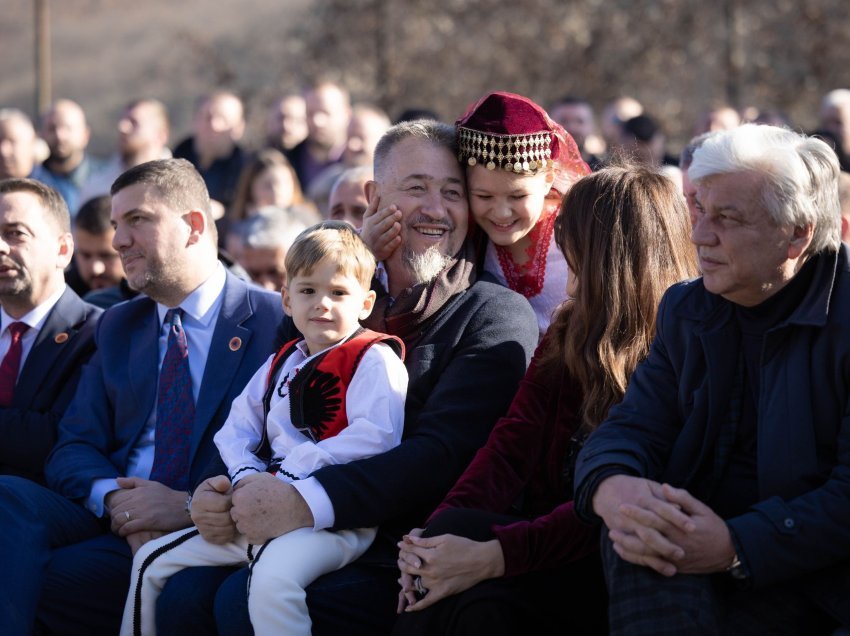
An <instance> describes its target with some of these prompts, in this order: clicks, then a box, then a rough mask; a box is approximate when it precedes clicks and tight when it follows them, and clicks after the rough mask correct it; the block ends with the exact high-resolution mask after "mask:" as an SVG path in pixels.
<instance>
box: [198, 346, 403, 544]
mask: <svg viewBox="0 0 850 636" xmlns="http://www.w3.org/2000/svg"><path fill="white" fill-rule="evenodd" d="M334 346H339V345H338V344H337V345H334ZM312 357H314V356H309V355H308V352H307V348H306V345H305V343H304V342H303V341H301V342H299V343H298V344H297V345H296V350H295V351H293V352H292V354H291V355H290V356H289V357H288V358H287V359H286V361H285V362H284V364H283V366H282V367H281V370H280V373H278V377H277V380H276V385H275V386H276V388H275V390H274V391H273V392H272V398H271V405H270V409H269V415H268V418H267V422H266V425H267V427H268V437H269V443H270V445H271V449H272V456H273V457H274V458H279V459H281V469H282V470H281V471H278V474H277V477H278V478H279V479H281V480H283V481H285V482H292V481H293V480H292V479H291V478H290V477H287V475H286V474H285V473H284V471H285V472H286V473H289V474H291V475H295V476H296V477H297V478H298V479H299V480H303V481H298V482H295V485H296V487H297V488H298V490H299V492H300V493H301V495H302V497H304V499H305V501H306V502H307V505H308V507H309V508H310V510H311V511H312V512H313V516H314V519H315V521H316V523H315V525H314V528H315V529H317V530H319V529H322V528H328V527H330V526H332V525H333V510H332V506H331V509H330V510H328V506H330V505H331V504H330V500H329V499H328V497H327V494H326V493H325V491H324V489H323V488H322V487H321V485H320V484H319V483H318V480H316V479H313V478H309V475H310V474H311V473H313V472H314V471H316V470H318V469H319V468H322V467H323V466H327V465H330V464H344V463H348V462H350V461H354V460H357V459H365V458H367V457H372V456H373V455H378V454H380V453H383V452H385V451H387V450H389V449H391V448H394V447H395V446H397V445H398V444H399V443H400V442H401V435H402V432H403V428H404V400H405V396H406V394H407V381H408V377H407V369H406V368H405V366H404V364H403V363H402V361H401V360H400V359H399V357H398V356H397V355H396V354H395V352H394V351H393V350H392V349H391V348H390V347H389V346H387V345H385V344H381V343H378V344H375V345H373V346H371V347H369V349H368V350H367V351H366V353H365V355H364V356H363V358H362V359H361V360H360V364H359V365H358V367H357V370H356V372H355V373H354V376H353V377H352V378H351V382H350V384H349V385H348V388H347V390H346V398H345V407H346V415H347V419H348V426H347V427H346V428H344V429H343V430H342V431H340V432H339V433H338V434H337V435H335V436H334V437H330V438H327V439H324V440H321V441H319V442H313V441H312V440H310V439H309V438H307V437H306V436H305V435H304V434H303V433H302V432H301V431H299V430H298V429H296V428H295V427H294V426H293V425H292V421H291V417H290V401H289V392H288V391H282V392H284V393H285V396H284V397H280V395H279V392H278V388H279V387H281V386H282V385H284V384H286V383H287V381H289V380H291V379H292V378H293V377H294V376H295V374H297V373H298V372H299V371H300V370H301V368H302V367H303V366H304V364H306V363H307V362H308V361H309V360H310V359H311V358H312ZM273 359H274V355H272V356H270V357H269V359H268V360H266V362H265V364H263V366H262V367H260V369H259V370H258V371H257V372H256V373H255V374H254V376H253V377H252V378H251V380H250V381H249V382H248V384H247V385H246V386H245V389H244V390H243V391H242V393H241V394H240V395H239V397H237V398H236V399H235V400H234V401H233V405H232V406H231V409H230V415H228V417H227V420H226V421H225V423H224V425H223V426H222V427H221V429H220V430H219V432H218V433H216V435H215V438H214V440H215V444H216V446H217V447H218V450H219V453H221V457H222V459H223V460H224V463H225V465H226V466H227V471H228V474H229V475H230V477H231V479H232V481H233V483H234V484H235V483H236V482H238V481H239V480H240V479H241V478H242V477H245V476H246V475H250V474H252V473H253V472H255V471H257V472H264V471H265V470H266V468H267V466H266V463H265V462H263V461H261V460H260V459H259V458H257V456H256V455H254V452H253V451H255V450H257V447H258V446H259V444H260V440H261V439H262V436H263V395H264V394H265V392H266V381H267V378H268V374H269V369H270V367H271V363H272V361H273ZM246 467H247V468H249V470H242V469H243V468H246ZM240 470H241V472H240ZM237 473H238V474H237ZM305 478H307V479H305Z"/></svg>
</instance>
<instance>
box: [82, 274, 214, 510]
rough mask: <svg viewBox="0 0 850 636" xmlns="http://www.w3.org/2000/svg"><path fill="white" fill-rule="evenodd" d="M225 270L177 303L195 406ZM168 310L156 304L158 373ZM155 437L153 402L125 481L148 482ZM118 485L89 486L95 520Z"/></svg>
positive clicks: (104, 481) (104, 482)
mask: <svg viewBox="0 0 850 636" xmlns="http://www.w3.org/2000/svg"><path fill="white" fill-rule="evenodd" d="M225 278H226V275H225V272H224V267H223V266H222V264H221V263H218V264H217V265H216V270H215V273H214V274H213V275H212V276H210V277H209V278H208V279H207V280H206V282H204V283H203V284H202V285H200V286H199V287H198V288H197V289H196V290H195V291H193V292H192V293H191V294H189V295H188V296H187V297H186V298H184V299H183V301H182V302H181V303H180V305H179V306H180V308H181V309H183V331H184V332H185V333H186V339H187V342H188V346H189V373H190V374H191V376H192V398H193V399H194V400H195V404H197V403H198V394H199V393H200V390H201V381H202V379H203V377H204V369H205V367H206V364H207V356H208V354H209V350H210V344H211V343H212V337H213V333H214V332H215V326H216V322H217V321H218V312H219V311H220V309H221V303H222V299H223V292H224V282H225ZM169 309H170V307H166V306H165V305H162V304H160V303H157V306H156V312H157V320H158V324H159V343H158V348H159V362H158V366H157V369H159V368H160V367H161V366H162V361H163V359H164V358H165V351H166V349H167V348H168V325H166V324H164V321H165V314H166V312H168V310H169ZM155 433H156V398H154V401H153V404H152V405H151V412H150V416H149V417H148V420H147V423H146V424H145V428H144V430H143V431H142V434H141V436H140V437H139V441H138V442H137V443H136V446H135V448H133V450H132V451H131V452H130V457H129V459H128V460H127V474H126V476H127V477H141V478H142V479H148V478H149V477H150V474H151V468H152V467H153V458H154V443H155V440H154V436H155ZM118 488H119V487H118V482H116V481H115V480H114V479H97V480H95V481H94V482H93V483H92V489H91V494H90V495H89V498H88V500H87V501H86V507H87V508H88V509H89V510H90V511H91V512H92V513H94V514H95V515H97V516H98V517H100V516H102V515H103V514H104V513H105V512H106V510H105V502H104V499H105V497H106V495H107V494H109V493H110V492H112V491H113V490H118Z"/></svg>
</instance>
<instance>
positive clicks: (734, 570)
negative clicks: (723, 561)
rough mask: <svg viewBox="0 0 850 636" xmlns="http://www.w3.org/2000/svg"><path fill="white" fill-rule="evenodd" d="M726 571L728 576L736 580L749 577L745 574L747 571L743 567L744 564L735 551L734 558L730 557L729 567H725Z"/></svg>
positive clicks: (743, 579)
mask: <svg viewBox="0 0 850 636" xmlns="http://www.w3.org/2000/svg"><path fill="white" fill-rule="evenodd" d="M726 572H728V573H729V576H731V577H732V578H733V579H735V580H736V581H745V580H746V579H747V578H748V577H749V574H747V571H746V570H745V569H744V564H743V563H741V559H740V557H739V556H738V554H737V553H735V558H734V559H732V563H730V564H729V567H727V568H726Z"/></svg>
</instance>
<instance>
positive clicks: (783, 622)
mask: <svg viewBox="0 0 850 636" xmlns="http://www.w3.org/2000/svg"><path fill="white" fill-rule="evenodd" d="M602 561H603V566H604V569H605V579H606V582H607V585H608V595H609V599H610V600H609V621H610V626H611V634H612V636H618V635H625V634H628V635H629V636H640V635H643V634H646V635H647V636H650V635H651V636H660V635H663V634H670V635H673V634H675V635H677V636H678V635H680V634H689V635H691V634H692V635H694V636H697V635H706V636H708V635H711V636H714V635H717V636H721V635H722V636H733V635H734V636H737V635H741V636H762V635H764V636H768V635H769V636H781V635H783V634H787V635H788V636H798V635H801V634H806V635H808V634H814V635H819V634H830V633H831V632H832V630H833V629H835V627H837V626H838V620H836V619H835V618H833V617H831V616H830V615H829V614H828V613H827V611H825V610H824V609H823V607H822V606H826V605H827V604H828V601H827V598H826V595H821V594H818V593H817V592H815V590H816V586H813V585H810V583H811V581H805V582H803V581H801V582H798V583H797V584H786V585H776V586H770V587H767V588H763V589H760V590H748V589H746V587H744V586H742V585H741V584H740V583H738V582H737V581H735V580H733V579H732V578H731V577H730V576H728V575H726V574H716V575H694V574H677V575H675V576H673V577H669V578H668V577H665V576H662V575H660V574H658V573H656V572H655V571H654V570H652V569H650V568H648V567H644V566H639V565H634V564H632V563H629V562H627V561H624V560H623V559H621V558H620V557H619V556H618V555H617V553H616V552H614V549H613V547H612V543H611V540H610V539H609V538H608V528H607V527H603V532H602ZM846 593H847V594H850V590H847V592H846ZM824 601H827V602H826V603H825V602H824Z"/></svg>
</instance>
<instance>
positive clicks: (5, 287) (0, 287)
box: [0, 257, 32, 297]
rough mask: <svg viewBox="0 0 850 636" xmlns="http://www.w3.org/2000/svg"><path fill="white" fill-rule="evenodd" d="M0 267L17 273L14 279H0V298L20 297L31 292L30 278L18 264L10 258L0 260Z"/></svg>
mask: <svg viewBox="0 0 850 636" xmlns="http://www.w3.org/2000/svg"><path fill="white" fill-rule="evenodd" d="M0 266H2V267H9V268H12V269H15V270H16V271H17V276H15V278H5V277H4V278H3V279H0V297H2V296H20V295H22V294H27V293H29V292H30V291H32V278H31V277H30V275H29V272H28V271H27V270H26V268H25V267H23V266H22V265H21V264H20V263H18V262H16V261H15V260H13V259H12V258H9V257H6V258H5V259H0Z"/></svg>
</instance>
